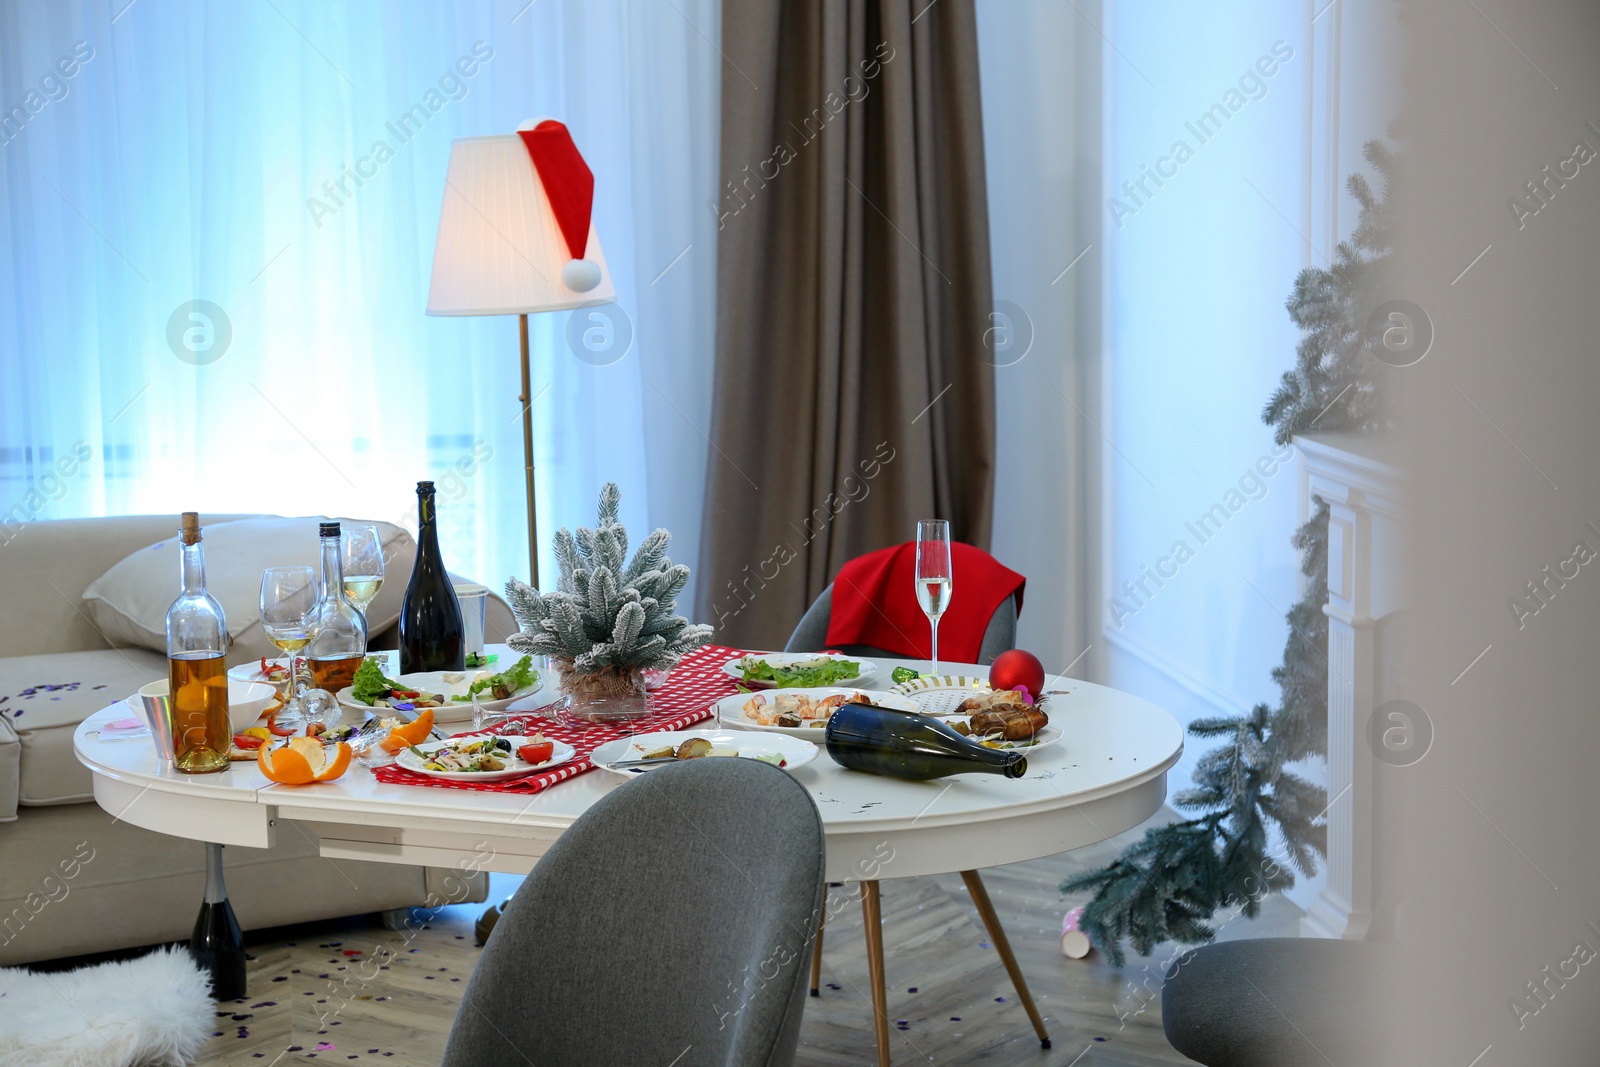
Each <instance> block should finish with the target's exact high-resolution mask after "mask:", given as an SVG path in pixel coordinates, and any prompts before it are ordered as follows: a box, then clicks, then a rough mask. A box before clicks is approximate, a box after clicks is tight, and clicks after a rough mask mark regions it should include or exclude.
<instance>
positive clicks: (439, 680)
mask: <svg viewBox="0 0 1600 1067" xmlns="http://www.w3.org/2000/svg"><path fill="white" fill-rule="evenodd" d="M516 662H517V661H516V660H512V661H511V663H508V664H506V669H509V668H510V667H511V666H512V665H513V664H515V663H516ZM447 673H450V674H460V675H461V681H459V682H446V681H445V680H444V676H445V674H447ZM499 673H500V671H498V670H491V669H489V668H488V667H478V668H476V669H469V670H465V671H418V672H416V673H414V674H401V675H396V676H394V681H397V682H399V683H400V684H401V685H403V686H406V687H407V688H409V689H416V690H418V691H419V692H423V693H442V694H444V698H445V703H444V704H443V706H441V707H437V708H434V709H433V721H434V722H467V721H469V720H470V719H471V718H472V701H470V700H462V701H452V700H451V699H450V698H451V697H452V696H454V695H456V694H458V693H459V694H460V695H462V696H466V694H467V689H468V688H469V687H471V685H472V683H473V682H474V681H476V680H478V679H479V678H492V677H493V676H494V675H496V674H499ZM540 683H541V679H540V677H539V672H538V671H537V670H536V671H534V672H533V683H532V684H531V685H525V686H523V687H522V688H521V689H518V690H517V691H516V692H515V693H512V694H511V695H510V696H508V697H505V698H503V699H500V700H485V701H483V702H482V703H483V710H484V711H504V710H505V709H506V708H507V707H509V706H510V705H511V703H512V702H513V701H517V700H521V699H522V698H523V697H527V696H532V695H533V694H534V693H537V692H538V691H539V686H540ZM351 690H352V687H351V686H348V685H347V686H345V687H344V688H343V689H341V690H339V692H338V693H336V694H334V695H335V696H336V697H338V700H339V703H341V704H343V705H344V706H345V707H347V708H355V709H356V710H358V711H370V712H374V713H376V714H379V715H382V714H384V709H386V708H387V707H388V705H387V704H385V703H383V702H382V701H380V702H378V703H376V704H363V703H361V701H359V700H357V699H356V698H355V697H354V696H352V695H351Z"/></svg>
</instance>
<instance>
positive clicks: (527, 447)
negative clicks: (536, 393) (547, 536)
mask: <svg viewBox="0 0 1600 1067" xmlns="http://www.w3.org/2000/svg"><path fill="white" fill-rule="evenodd" d="M517 332H518V333H520V334H521V335H522V395H521V396H520V397H518V398H517V399H518V400H520V401H522V463H523V467H522V469H523V473H524V474H525V476H526V477H527V482H528V485H527V488H528V578H529V583H528V584H530V585H532V586H533V587H534V588H535V589H537V588H539V532H538V527H537V523H536V522H535V519H534V499H535V498H534V491H533V389H532V377H531V375H530V372H529V370H528V316H527V315H518V316H517Z"/></svg>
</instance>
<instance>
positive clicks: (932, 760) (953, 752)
mask: <svg viewBox="0 0 1600 1067" xmlns="http://www.w3.org/2000/svg"><path fill="white" fill-rule="evenodd" d="M823 738H824V741H825V743H826V745H827V749H828V755H830V756H832V757H833V759H834V761H835V762H836V763H838V764H839V765H840V766H843V767H848V768H849V769H851V770H853V771H866V772H867V773H869V774H882V775H886V776H888V777H890V778H905V779H907V780H909V781H913V782H922V781H926V780H928V779H930V778H943V777H945V776H946V775H950V774H999V775H1004V776H1005V777H1007V778H1021V777H1022V776H1023V775H1024V774H1026V773H1028V761H1027V758H1026V757H1024V756H1023V754H1022V753H1020V752H1014V751H1012V752H1007V751H1002V750H1000V749H993V748H987V747H985V746H984V745H981V744H979V743H978V742H976V741H974V740H972V739H971V738H970V737H963V736H962V735H960V734H958V733H956V732H955V730H953V729H951V728H950V727H949V726H947V725H945V724H944V723H942V722H940V721H939V720H938V719H935V718H933V717H932V716H929V715H916V714H911V713H907V712H903V711H889V710H887V709H885V708H879V707H875V706H873V705H871V704H862V703H851V704H846V705H844V706H843V707H841V708H840V709H839V710H838V711H836V712H834V713H833V716H832V717H831V718H829V719H828V727H827V729H826V730H825V731H824V733H823Z"/></svg>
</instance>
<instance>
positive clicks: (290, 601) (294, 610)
mask: <svg viewBox="0 0 1600 1067" xmlns="http://www.w3.org/2000/svg"><path fill="white" fill-rule="evenodd" d="M316 603H317V581H316V576H315V575H314V574H313V573H312V571H311V568H310V567H268V568H267V569H266V570H264V571H262V572H261V630H262V632H263V633H265V634H266V635H267V640H268V641H271V642H272V643H273V644H274V645H277V646H278V649H279V650H280V651H282V652H285V653H287V654H288V656H289V680H288V682H287V683H286V684H285V686H284V690H283V707H282V708H281V709H279V711H278V717H279V718H280V719H281V720H282V721H283V722H284V724H285V725H292V724H295V723H297V722H298V721H299V720H300V719H301V718H303V717H304V709H303V707H302V705H301V701H300V692H299V679H300V672H299V671H297V670H295V655H296V653H298V652H300V651H302V650H303V649H304V648H305V647H306V646H307V645H309V644H310V643H311V638H312V637H313V636H314V635H313V634H312V632H311V627H310V625H309V623H310V619H311V609H312V608H313V607H315V606H316Z"/></svg>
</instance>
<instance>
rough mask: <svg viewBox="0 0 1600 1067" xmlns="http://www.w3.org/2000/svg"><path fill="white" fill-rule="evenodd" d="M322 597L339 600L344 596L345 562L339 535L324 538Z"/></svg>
mask: <svg viewBox="0 0 1600 1067" xmlns="http://www.w3.org/2000/svg"><path fill="white" fill-rule="evenodd" d="M322 595H323V596H324V597H328V598H334V599H337V598H339V597H342V596H344V560H343V559H342V558H341V556H340V554H339V535H338V534H331V535H328V536H325V537H323V538H322Z"/></svg>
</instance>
